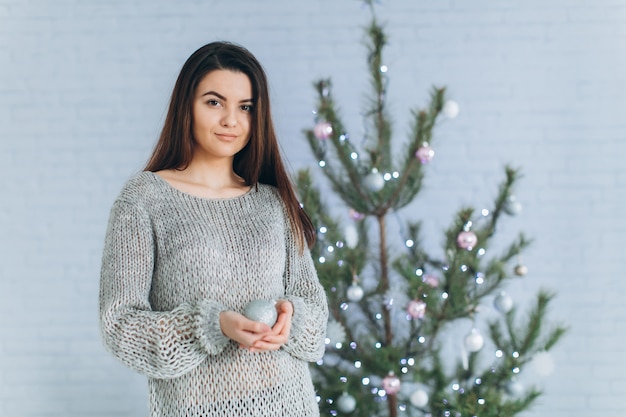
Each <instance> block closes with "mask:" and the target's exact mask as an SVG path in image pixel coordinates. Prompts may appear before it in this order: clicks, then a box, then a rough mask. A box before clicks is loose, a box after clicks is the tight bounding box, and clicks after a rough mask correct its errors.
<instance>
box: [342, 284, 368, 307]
mask: <svg viewBox="0 0 626 417" xmlns="http://www.w3.org/2000/svg"><path fill="white" fill-rule="evenodd" d="M363 294H364V291H363V288H361V287H360V286H359V285H358V284H351V285H350V286H349V287H348V291H346V297H348V300H350V301H352V302H355V303H356V302H359V301H361V300H362V299H363Z"/></svg>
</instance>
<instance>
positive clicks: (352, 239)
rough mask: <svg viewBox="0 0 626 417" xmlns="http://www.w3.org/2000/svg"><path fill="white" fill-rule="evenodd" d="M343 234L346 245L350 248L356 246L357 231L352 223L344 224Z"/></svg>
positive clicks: (357, 240)
mask: <svg viewBox="0 0 626 417" xmlns="http://www.w3.org/2000/svg"><path fill="white" fill-rule="evenodd" d="M343 234H344V239H345V241H346V245H348V247H349V248H350V249H354V248H356V246H357V245H358V244H359V232H358V231H357V230H356V227H355V226H354V225H352V224H350V225H348V226H346V228H345V229H344V231H343Z"/></svg>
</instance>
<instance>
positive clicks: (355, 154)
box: [350, 152, 359, 160]
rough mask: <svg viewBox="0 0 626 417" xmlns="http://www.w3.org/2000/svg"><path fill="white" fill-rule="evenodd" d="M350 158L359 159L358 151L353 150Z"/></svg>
mask: <svg viewBox="0 0 626 417" xmlns="http://www.w3.org/2000/svg"><path fill="white" fill-rule="evenodd" d="M350 158H352V159H354V160H356V159H358V158H359V154H358V153H356V152H352V153H351V154H350Z"/></svg>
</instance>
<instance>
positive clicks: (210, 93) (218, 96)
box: [202, 90, 254, 103]
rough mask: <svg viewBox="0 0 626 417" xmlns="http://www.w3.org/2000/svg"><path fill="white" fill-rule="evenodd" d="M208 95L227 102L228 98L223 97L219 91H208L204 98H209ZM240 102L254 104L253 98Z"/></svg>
mask: <svg viewBox="0 0 626 417" xmlns="http://www.w3.org/2000/svg"><path fill="white" fill-rule="evenodd" d="M208 95H213V96H215V97H217V98H219V99H220V100H223V101H227V99H226V97H224V96H223V95H221V94H220V93H218V92H217V91H213V90H211V91H207V92H206V93H204V94H202V97H204V96H208ZM239 102H240V103H252V102H254V100H253V99H251V98H246V99H244V100H239Z"/></svg>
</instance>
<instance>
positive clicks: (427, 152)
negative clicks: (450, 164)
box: [415, 146, 435, 164]
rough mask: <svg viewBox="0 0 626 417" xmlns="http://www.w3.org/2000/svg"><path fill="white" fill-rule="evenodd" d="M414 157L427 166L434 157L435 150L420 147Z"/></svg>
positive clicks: (428, 147)
mask: <svg viewBox="0 0 626 417" xmlns="http://www.w3.org/2000/svg"><path fill="white" fill-rule="evenodd" d="M415 157H416V158H417V159H419V161H420V162H421V163H422V164H427V163H429V162H430V160H431V159H433V158H434V157H435V150H434V149H433V148H431V147H430V146H421V147H420V148H419V149H418V150H417V152H415Z"/></svg>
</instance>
